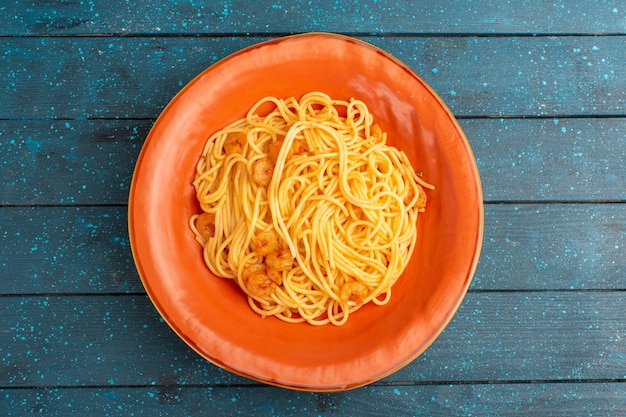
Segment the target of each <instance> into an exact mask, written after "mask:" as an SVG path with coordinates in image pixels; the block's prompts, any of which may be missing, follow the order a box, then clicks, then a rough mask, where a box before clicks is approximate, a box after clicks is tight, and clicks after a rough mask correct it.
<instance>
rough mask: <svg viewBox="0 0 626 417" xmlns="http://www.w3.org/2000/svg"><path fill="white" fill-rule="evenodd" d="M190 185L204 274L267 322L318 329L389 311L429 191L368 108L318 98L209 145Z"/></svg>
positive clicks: (276, 103) (225, 133)
mask: <svg viewBox="0 0 626 417" xmlns="http://www.w3.org/2000/svg"><path fill="white" fill-rule="evenodd" d="M262 107H263V108H267V107H271V108H272V109H273V110H270V111H269V113H268V114H267V115H266V116H261V115H259V113H262V112H261V111H260V108H262ZM193 185H194V187H195V190H196V196H197V199H198V201H199V203H200V206H201V208H202V213H201V214H195V215H193V216H192V217H191V219H190V222H189V223H190V226H191V229H192V230H193V232H194V233H195V235H196V240H197V241H198V243H200V244H201V245H202V246H203V253H204V260H205V262H206V264H207V266H208V268H209V269H210V270H211V271H212V272H213V273H214V274H215V275H217V276H219V277H223V278H230V279H233V280H235V281H236V283H237V285H238V286H239V287H240V288H241V289H242V290H243V291H244V292H245V294H246V295H247V297H248V303H249V305H250V307H251V308H252V309H253V310H254V311H255V312H257V313H258V314H260V315H261V316H263V317H265V316H276V317H278V318H279V319H282V320H284V321H287V322H303V321H306V322H309V323H311V324H313V325H322V324H327V323H332V324H334V325H342V324H344V323H346V321H347V320H348V317H349V315H350V314H351V313H353V312H354V311H356V310H357V309H359V308H360V307H361V306H362V305H364V304H366V303H368V302H373V303H375V304H378V305H383V304H385V303H387V302H388V301H389V299H390V297H391V287H392V285H393V284H394V283H395V282H396V280H397V279H398V278H399V276H400V275H401V273H402V271H403V270H404V268H405V267H406V265H407V263H408V260H409V259H410V258H411V254H412V253H413V250H414V249H415V242H416V236H417V230H416V223H417V217H418V213H419V212H422V211H424V208H425V206H426V194H425V192H424V188H430V189H432V188H433V187H432V186H431V185H429V184H427V183H426V182H424V181H423V180H422V179H421V178H420V175H418V174H416V172H415V170H414V169H413V167H412V166H411V164H410V162H409V160H408V158H407V156H406V155H405V154H404V153H403V152H401V151H399V150H398V149H396V148H395V147H393V146H390V145H387V144H386V133H384V132H383V131H382V130H381V128H380V127H379V126H378V125H377V124H374V123H373V116H372V115H371V114H370V113H369V111H368V108H367V106H366V105H365V104H364V103H363V102H362V101H359V100H355V99H351V100H350V101H341V100H333V99H331V98H330V97H328V96H327V95H325V94H323V93H320V92H312V93H308V94H306V95H304V96H303V97H302V98H301V99H300V100H299V101H298V100H296V99H295V98H289V99H284V100H283V99H278V98H275V97H265V98H263V99H261V100H260V101H258V102H257V103H256V104H255V105H254V106H253V107H252V108H251V109H250V110H249V112H248V114H247V115H246V117H245V118H243V119H241V120H238V121H236V122H234V123H231V124H230V125H228V126H227V127H225V128H224V129H222V130H220V131H218V132H217V133H215V134H214V135H212V136H211V137H210V138H209V139H208V141H207V142H206V145H205V147H204V150H203V152H202V156H201V158H200V160H199V162H198V165H197V173H196V178H195V181H194V183H193Z"/></svg>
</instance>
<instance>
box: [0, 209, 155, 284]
mask: <svg viewBox="0 0 626 417" xmlns="http://www.w3.org/2000/svg"><path fill="white" fill-rule="evenodd" d="M0 231H1V233H2V245H1V246H0V276H2V277H4V279H1V280H0V294H63V293H74V294H82V293H95V294H100V293H113V294H115V293H127V292H141V293H143V286H142V285H141V282H140V279H139V277H138V275H137V270H136V269H135V264H134V263H133V259H132V256H131V252H130V245H129V242H128V227H127V215H126V207H73V208H64V207H38V208H3V209H0Z"/></svg>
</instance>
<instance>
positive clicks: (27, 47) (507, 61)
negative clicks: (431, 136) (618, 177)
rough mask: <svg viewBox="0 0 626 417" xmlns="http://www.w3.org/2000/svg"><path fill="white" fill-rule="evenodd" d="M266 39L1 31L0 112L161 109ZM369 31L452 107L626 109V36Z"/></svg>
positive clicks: (475, 113)
mask: <svg viewBox="0 0 626 417" xmlns="http://www.w3.org/2000/svg"><path fill="white" fill-rule="evenodd" d="M264 39H265V38H255V37H245V38H222V37H219V38H208V39H207V38H203V37H165V38H146V37H70V38H64V37H61V38H59V37H42V38H29V37H27V38H21V37H10V38H3V39H0V51H2V55H3V63H4V65H3V66H2V67H1V68H0V78H1V79H4V80H8V82H6V83H5V86H4V89H3V90H2V91H0V92H2V94H3V96H4V100H3V102H2V106H0V119H22V118H27V119H31V118H38V119H41V118H43V119H48V118H57V119H81V118H139V119H141V118H155V117H156V116H157V115H158V114H159V113H160V111H161V110H162V108H163V107H164V106H165V105H166V104H167V103H168V102H169V100H170V99H171V98H172V97H173V96H174V95H175V94H176V93H177V92H178V91H179V89H180V88H181V87H182V86H183V85H184V84H186V83H187V82H188V81H190V80H191V79H192V78H193V77H194V76H195V75H196V74H198V73H199V72H201V71H202V70H204V69H205V68H206V67H208V66H209V65H211V64H212V63H214V62H215V61H217V60H218V59H220V58H223V57H225V56H226V55H228V54H230V53H232V52H235V51H236V50H238V49H240V48H242V47H244V46H248V45H251V44H255V43H257V42H260V41H262V40H264ZM363 39H364V40H365V41H368V42H371V43H373V44H375V45H377V46H379V47H381V48H383V49H385V50H387V51H388V52H390V53H391V54H394V55H396V56H397V57H398V58H399V59H401V60H403V61H404V62H406V64H407V65H409V66H410V67H411V68H412V69H413V70H414V71H416V72H417V73H418V74H420V75H421V76H423V78H424V79H425V80H426V81H427V82H428V83H430V84H431V86H432V87H433V88H434V90H435V91H437V92H438V94H439V95H440V96H441V97H442V99H443V100H444V101H445V102H446V103H447V104H448V106H449V107H450V108H451V110H452V111H453V112H454V114H455V115H456V116H462V117H479V116H480V117H484V116H493V117H504V116H515V117H526V116H547V117H561V116H563V115H569V116H572V115H593V116H611V115H612V116H619V117H622V116H624V115H625V114H626V112H625V103H626V78H624V77H620V76H619V74H621V71H622V69H623V68H624V66H626V36H582V37H581V36H567V37H444V38H441V37H363ZM58 57H63V58H61V59H58ZM42 68H45V70H44V72H42Z"/></svg>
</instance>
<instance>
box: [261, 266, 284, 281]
mask: <svg viewBox="0 0 626 417" xmlns="http://www.w3.org/2000/svg"><path fill="white" fill-rule="evenodd" d="M265 272H266V273H267V276H268V277H269V279H271V280H272V281H274V282H275V283H276V285H281V284H282V283H283V273H282V272H281V271H279V270H278V269H274V268H271V267H269V266H268V267H267V268H266V269H265Z"/></svg>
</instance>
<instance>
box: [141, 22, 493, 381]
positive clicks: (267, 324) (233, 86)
mask: <svg viewBox="0 0 626 417" xmlns="http://www.w3.org/2000/svg"><path fill="white" fill-rule="evenodd" d="M313 90H318V91H323V92H325V93H327V94H328V95H330V96H331V97H333V98H338V99H344V100H345V99H349V98H351V97H354V98H358V99H361V100H363V101H364V102H365V103H366V105H367V106H368V107H369V109H370V111H371V112H372V113H373V115H374V119H375V120H376V121H377V122H378V123H379V124H380V125H381V127H382V128H383V130H385V131H386V132H387V133H388V136H389V138H390V143H392V144H394V145H395V146H397V147H399V148H400V149H402V150H404V151H405V152H406V153H407V154H408V156H409V158H410V159H411V161H412V163H413V165H414V167H416V169H418V170H421V171H423V172H424V178H425V179H426V180H427V181H428V182H430V183H432V184H434V185H435V186H436V190H435V191H432V192H429V195H428V198H429V200H428V207H427V209H426V210H427V211H426V213H424V214H422V215H420V216H419V220H418V223H419V224H418V233H419V235H418V244H417V249H416V250H415V254H414V256H413V258H412V259H411V260H410V263H409V265H408V267H407V269H406V271H405V273H404V274H403V276H402V277H401V278H400V279H399V280H398V282H397V283H396V285H395V286H394V288H393V293H392V297H391V301H390V302H389V304H387V305H386V306H383V307H377V306H373V305H368V306H365V307H364V308H362V309H360V310H359V311H358V312H356V313H355V314H353V315H351V316H350V319H349V320H348V323H347V324H346V325H345V326H342V327H336V326H333V325H326V326H322V327H315V326H311V325H309V324H305V323H301V324H287V323H284V322H282V321H280V320H278V319H275V318H265V319H262V318H261V317H260V316H258V315H257V314H255V313H254V312H252V310H251V309H250V308H249V307H248V304H247V301H246V298H245V297H244V295H243V293H242V292H241V291H240V290H239V289H238V288H237V287H236V286H235V284H234V282H233V281H231V280H226V279H221V278H217V277H215V276H213V275H211V273H210V272H209V271H208V269H207V267H206V266H205V264H204V261H203V259H202V255H201V248H200V246H199V245H198V244H197V243H196V242H195V241H194V236H193V234H192V232H191V231H190V230H189V227H188V225H187V222H188V219H189V216H191V215H192V214H193V213H195V212H198V211H199V206H198V205H197V203H196V200H195V194H194V189H193V186H192V180H193V178H194V175H195V168H196V162H197V160H198V158H199V156H200V153H201V151H202V147H203V146H204V144H205V141H206V139H207V138H208V137H209V136H210V135H211V134H212V133H214V132H215V131H216V130H218V129H220V128H222V127H223V126H225V125H226V124H227V123H229V122H231V121H234V120H236V119H239V118H241V117H243V116H244V115H245V114H246V112H247V110H248V109H249V108H250V107H251V106H252V105H253V104H254V103H255V102H256V101H257V100H258V99H259V98H261V97H263V96H267V95H272V96H276V97H282V98H287V97H291V96H293V97H296V98H300V96H301V95H302V94H304V93H306V92H309V91H313ZM129 230H130V241H131V245H132V250H133V256H134V258H135V263H136V265H137V269H138V271H139V275H140V276H141V279H142V281H143V284H144V286H145V288H146V291H147V293H148V295H149V296H150V298H151V300H152V302H153V303H154V305H155V306H156V308H157V310H158V311H159V313H160V314H161V315H162V316H163V318H164V319H165V320H166V321H167V323H168V324H169V325H170V326H171V327H172V329H173V330H174V331H175V332H176V333H177V334H178V335H179V336H180V337H181V338H182V339H183V340H184V341H185V342H186V343H188V344H189V346H191V348H193V349H194V350H195V351H197V352H198V353H199V354H200V355H201V356H203V357H204V358H206V359H208V360H209V361H211V362H212V363H214V364H216V365H217V366H220V367H222V368H224V369H227V370H229V371H231V372H234V373H236V374H239V375H243V376H245V377H248V378H251V379H253V380H257V381H262V382H264V383H268V384H272V385H277V386H282V387H287V388H292V389H299V390H310V391H337V390H344V389H350V388H355V387H358V386H362V385H365V384H368V383H370V382H373V381H375V380H378V379H380V378H383V377H385V376H387V375H389V374H391V373H393V372H395V371H397V370H398V369H400V368H401V367H403V366H404V365H406V364H408V363H409V362H411V361H412V360H413V359H415V358H416V357H417V356H418V355H420V354H421V353H422V352H423V351H424V350H426V348H427V347H428V346H429V345H430V344H431V343H432V342H433V341H434V340H435V338H436V337H437V336H438V335H439V334H440V333H441V331H442V330H443V329H444V327H445V326H446V325H447V324H448V322H449V321H450V319H451V318H452V316H453V315H454V313H455V311H456V310H457V308H458V306H459V305H460V303H461V301H462V299H463V297H464V295H465V293H466V291H467V288H468V287H469V284H470V282H471V279H472V277H473V274H474V271H475V268H476V264H477V262H478V257H479V253H480V247H481V242H482V233H483V206H482V192H481V187H480V180H479V176H478V170H477V167H476V163H475V161H474V158H473V154H472V151H471V149H470V146H469V143H468V141H467V139H466V137H465V135H464V134H463V132H462V130H461V128H460V127H459V125H458V124H457V122H456V120H455V119H454V117H453V116H452V114H451V113H450V111H449V110H448V108H447V107H446V105H445V104H444V103H443V102H442V100H441V99H440V98H439V97H438V96H437V95H436V94H435V93H434V92H433V90H432V89H431V88H430V87H429V86H428V85H427V84H426V83H425V82H424V81H423V80H422V79H421V78H420V77H419V76H417V75H416V74H415V73H413V72H412V71H411V70H410V69H409V68H408V67H407V66H406V65H404V64H403V63H401V62H400V61H398V60H397V59H395V58H394V57H392V56H390V55H389V54H387V53H386V52H384V51H381V50H380V49H378V48H376V47H374V46H371V45H369V44H366V43H363V42H361V41H358V40H356V39H352V38H349V37H345V36H339V35H333V34H325V33H312V34H304V35H296V36H289V37H285V38H279V39H275V40H271V41H269V42H264V43H261V44H258V45H255V46H252V47H249V48H246V49H243V50H241V51H239V52H237V53H235V54H233V55H231V56H229V57H227V58H225V59H223V60H221V61H219V62H218V63H216V64H215V65H213V66H211V67H210V68H208V69H207V70H205V71H204V72H202V73H201V74H199V75H198V76H197V77H196V78H195V79H194V80H193V81H191V82H190V83H189V84H188V85H187V86H186V87H184V88H183V89H182V91H181V92H180V93H179V94H178V95H176V97H175V98H174V99H173V100H172V102H171V103H170V104H169V105H168V106H167V107H166V108H165V110H164V111H163V113H162V114H161V115H160V116H159V118H158V119H157V121H156V123H155V125H154V127H153V128H152V130H151V132H150V134H149V136H148V138H147V139H146V142H145V144H144V146H143V149H142V151H141V154H140V156H139V160H138V162H137V166H136V169H135V173H134V177H133V182H132V186H131V190H130V201H129Z"/></svg>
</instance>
